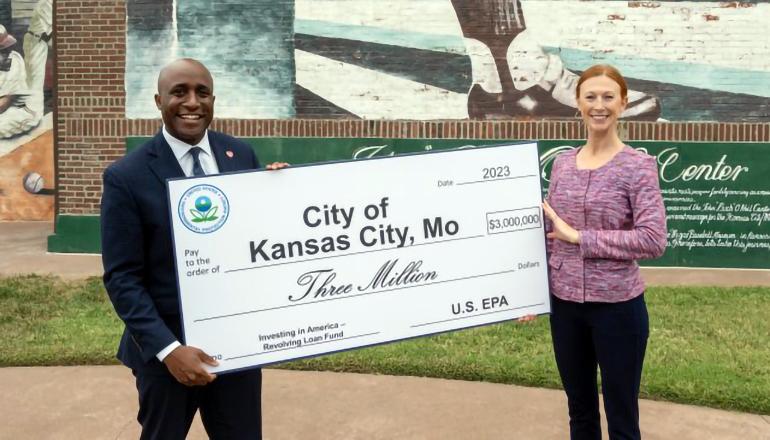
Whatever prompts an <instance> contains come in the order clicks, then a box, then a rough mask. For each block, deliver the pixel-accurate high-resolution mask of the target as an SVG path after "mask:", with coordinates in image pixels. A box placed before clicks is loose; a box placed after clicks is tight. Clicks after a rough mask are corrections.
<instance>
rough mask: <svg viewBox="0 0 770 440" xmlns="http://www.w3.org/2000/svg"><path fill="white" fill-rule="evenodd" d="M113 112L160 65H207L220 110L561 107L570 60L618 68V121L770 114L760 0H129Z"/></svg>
mask: <svg viewBox="0 0 770 440" xmlns="http://www.w3.org/2000/svg"><path fill="white" fill-rule="evenodd" d="M127 13H128V35H127V62H126V91H127V101H126V113H127V116H128V117H129V118H157V117H158V112H157V109H155V107H154V103H153V100H152V96H153V94H154V93H155V81H156V78H157V72H158V70H159V69H160V68H161V66H162V65H163V64H165V63H166V62H168V61H170V60H172V59H175V58H178V57H185V56H189V57H194V58H198V59H200V60H202V61H203V62H204V63H206V64H207V65H208V66H210V68H211V70H212V73H213V74H214V77H215V80H216V90H215V93H216V94H217V97H218V100H217V103H218V105H217V114H218V116H219V117H226V118H276V119H282V118H295V117H296V118H366V119H407V120H410V119H411V120H432V119H468V118H471V119H503V118H504V119H510V118H519V119H540V118H547V119H565V118H574V117H575V114H576V102H575V98H574V95H575V86H576V81H577V78H578V75H579V73H580V72H581V71H582V70H584V69H586V68H587V67H589V66H591V65H593V64H596V63H610V64H613V65H615V66H617V67H618V68H620V70H621V71H622V72H623V73H624V74H625V76H626V77H627V79H628V82H629V87H630V89H631V90H630V91H629V101H630V102H629V106H628V108H627V110H626V112H625V113H624V115H623V117H624V118H625V119H633V120H651V121H655V120H670V121H725V122H726V121H740V122H767V121H770V31H769V30H768V28H767V25H766V23H768V22H770V3H769V2H768V1H767V0H762V1H758V0H756V1H748V2H730V1H727V2H706V1H698V2H687V1H600V0H593V1H591V0H255V1H252V2H242V1H239V0H160V1H157V0H155V1H149V0H128V1H127Z"/></svg>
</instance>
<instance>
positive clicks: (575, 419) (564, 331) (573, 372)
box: [551, 295, 649, 440]
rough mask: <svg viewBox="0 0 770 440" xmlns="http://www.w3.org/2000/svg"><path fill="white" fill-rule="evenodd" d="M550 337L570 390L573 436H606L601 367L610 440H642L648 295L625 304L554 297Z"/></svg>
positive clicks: (581, 439)
mask: <svg viewBox="0 0 770 440" xmlns="http://www.w3.org/2000/svg"><path fill="white" fill-rule="evenodd" d="M551 304H552V312H551V336H552V338H553V348H554V353H555V355H556V365H557V366H558V368H559V374H560V375H561V381H562V384H563V385H564V390H565V391H566V393H567V401H568V406H569V418H570V421H569V426H570V438H571V439H572V440H601V438H602V437H601V425H600V424H599V395H598V391H597V379H596V369H597V366H598V367H599V369H600V371H601V377H602V395H603V396H604V411H605V413H606V414H607V425H608V428H609V435H610V439H612V440H616V439H617V440H621V439H622V440H626V439H629V440H630V439H640V438H641V434H640V432H639V384H640V382H641V379H642V364H643V363H644V353H645V350H646V348H647V337H648V335H649V321H648V317H647V306H646V304H645V302H644V295H640V296H638V297H636V298H634V299H631V300H629V301H624V302H620V303H576V302H571V301H564V300H561V299H559V298H556V297H553V296H552V297H551Z"/></svg>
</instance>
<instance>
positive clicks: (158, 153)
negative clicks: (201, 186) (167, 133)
mask: <svg viewBox="0 0 770 440" xmlns="http://www.w3.org/2000/svg"><path fill="white" fill-rule="evenodd" d="M147 154H149V155H150V160H149V165H150V169H151V170H152V172H153V174H155V176H156V177H157V178H158V179H159V180H160V181H161V183H163V185H165V184H166V180H168V179H173V178H176V177H184V171H182V167H181V166H179V161H178V160H176V156H174V152H173V151H171V147H170V146H169V145H168V143H167V142H166V139H164V138H163V133H158V134H157V135H155V139H153V143H152V148H150V150H149V151H148V152H147Z"/></svg>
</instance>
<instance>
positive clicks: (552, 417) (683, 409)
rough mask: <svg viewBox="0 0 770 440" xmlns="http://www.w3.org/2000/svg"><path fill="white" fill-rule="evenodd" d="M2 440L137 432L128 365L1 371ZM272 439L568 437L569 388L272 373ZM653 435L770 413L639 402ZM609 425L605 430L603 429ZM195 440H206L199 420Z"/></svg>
mask: <svg viewBox="0 0 770 440" xmlns="http://www.w3.org/2000/svg"><path fill="white" fill-rule="evenodd" d="M0 383H1V384H2V388H3V395H4V398H3V399H0V414H2V417H3V419H4V420H5V422H3V423H2V424H0V439H9V440H10V439H39V440H48V439H51V440H53V439H57V440H58V439H105V440H106V439H116V440H122V439H135V438H138V436H139V425H138V424H137V423H136V421H135V416H136V410H137V403H136V402H137V397H136V389H135V388H134V385H133V378H132V376H131V373H130V372H129V371H128V369H127V368H124V367H120V366H112V367H93V366H92V367H51V368H44V367H37V368H2V369H0ZM263 420H264V437H265V439H266V440H314V439H317V440H325V439H328V440H340V439H362V440H363V439H365V440H392V439H422V440H431V439H436V440H439V439H440V440H472V439H537V440H550V439H553V440H556V439H566V438H568V437H569V433H568V430H567V410H566V400H565V398H564V394H563V393H562V392H561V391H557V390H545V389H538V388H525V387H518V386H512V385H500V384H491V383H484V382H463V381H451V380H443V379H425V378H418V377H394V376H373V375H365V374H346V373H328V372H296V371H282V370H265V372H264V391H263ZM641 423H642V434H643V437H644V438H645V439H646V440H669V439H676V440H712V439H713V440H763V439H770V417H767V416H758V415H750V414H740V413H733V412H727V411H718V410H714V409H708V408H700V407H693V406H687V405H676V404H672V403H666V402H653V401H647V400H643V401H641ZM605 432H606V427H605ZM188 438H190V439H205V438H206V434H205V432H204V430H203V428H202V425H201V424H200V421H199V420H196V421H195V423H194V424H193V428H192V430H191V432H190V435H189V437H188Z"/></svg>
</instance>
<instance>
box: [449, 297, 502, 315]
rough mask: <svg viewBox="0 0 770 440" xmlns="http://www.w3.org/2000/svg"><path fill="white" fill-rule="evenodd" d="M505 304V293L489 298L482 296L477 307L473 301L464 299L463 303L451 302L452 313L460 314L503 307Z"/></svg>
mask: <svg viewBox="0 0 770 440" xmlns="http://www.w3.org/2000/svg"><path fill="white" fill-rule="evenodd" d="M507 305H508V300H507V299H506V298H505V295H500V296H492V297H489V298H483V299H482V300H481V307H480V308H479V304H476V302H475V301H465V303H462V302H458V303H454V304H452V314H453V315H462V314H464V313H473V312H476V311H479V310H492V309H498V308H500V307H505V306H507Z"/></svg>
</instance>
